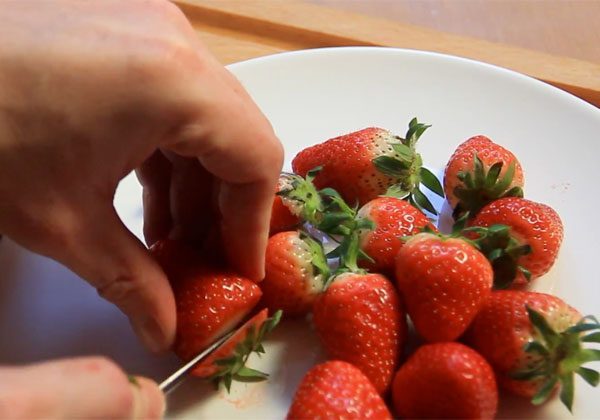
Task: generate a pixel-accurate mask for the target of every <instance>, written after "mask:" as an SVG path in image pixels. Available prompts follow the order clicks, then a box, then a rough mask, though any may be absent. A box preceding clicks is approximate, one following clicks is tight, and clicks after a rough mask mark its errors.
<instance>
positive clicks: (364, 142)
mask: <svg viewBox="0 0 600 420" xmlns="http://www.w3.org/2000/svg"><path fill="white" fill-rule="evenodd" d="M428 127H429V126H428V125H425V124H421V123H418V122H417V119H416V118H415V119H413V120H412V121H411V122H410V124H409V128H408V132H407V133H406V136H405V138H401V137H399V136H395V135H394V134H392V133H390V132H389V131H387V130H384V129H382V128H376V127H370V128H365V129H363V130H360V131H356V132H353V133H350V134H346V135H343V136H340V137H335V138H333V139H330V140H327V141H326V142H324V143H321V144H317V145H315V146H312V147H309V148H307V149H304V150H302V151H301V152H300V153H298V155H296V157H295V158H294V160H293V162H292V167H293V169H294V172H295V173H297V174H300V175H305V174H306V173H307V172H308V171H309V170H311V169H313V168H315V167H317V166H320V167H322V170H321V171H320V172H319V173H318V174H317V176H316V177H315V180H314V182H315V185H316V186H317V187H318V188H324V187H331V188H334V189H336V190H337V191H338V192H339V193H340V194H341V195H342V197H344V199H345V200H346V201H348V202H349V203H351V204H354V203H358V204H360V205H363V204H365V203H367V202H368V201H370V200H372V199H374V198H375V197H377V196H379V195H383V194H385V193H386V192H387V191H388V189H391V191H392V192H393V193H394V194H395V195H396V196H399V197H401V198H403V197H406V198H408V199H409V200H410V201H411V202H413V203H414V204H416V205H418V206H420V207H422V208H425V209H427V210H428V211H430V212H432V213H435V208H434V207H433V205H432V204H431V202H430V201H429V200H428V199H427V197H426V196H425V195H424V194H423V193H422V192H421V191H420V190H419V184H423V185H425V186H426V187H427V188H429V189H431V190H432V191H434V192H436V193H437V194H440V195H442V194H443V190H442V187H441V184H440V183H439V181H438V180H437V178H436V177H435V175H433V174H432V173H431V172H430V171H429V170H427V169H425V168H424V167H423V166H422V159H421V156H420V155H419V154H418V153H417V152H416V150H415V147H416V143H417V140H418V139H419V137H420V136H421V134H423V132H424V131H425V130H426V129H427V128H428Z"/></svg>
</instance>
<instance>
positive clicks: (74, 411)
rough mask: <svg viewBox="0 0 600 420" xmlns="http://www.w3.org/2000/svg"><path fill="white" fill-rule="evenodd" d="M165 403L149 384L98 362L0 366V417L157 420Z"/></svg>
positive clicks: (106, 362)
mask: <svg viewBox="0 0 600 420" xmlns="http://www.w3.org/2000/svg"><path fill="white" fill-rule="evenodd" d="M164 408H165V399H164V396H163V394H162V393H161V392H160V390H159V389H158V386H157V385H156V383H154V382H153V381H151V380H149V379H146V378H140V377H138V378H135V380H133V381H130V380H129V379H128V378H127V375H125V373H124V372H123V371H122V370H121V369H120V368H119V367H118V366H117V365H116V364H115V363H113V362H112V361H110V360H108V359H105V358H102V357H84V358H77V359H63V360H56V361H50V362H44V363H39V364H35V365H29V366H20V367H0V418H3V419H4V418H22V419H31V418H56V419H59V418H63V419H69V418H121V419H122V418H143V419H148V418H159V417H160V416H161V415H162V413H163V411H164Z"/></svg>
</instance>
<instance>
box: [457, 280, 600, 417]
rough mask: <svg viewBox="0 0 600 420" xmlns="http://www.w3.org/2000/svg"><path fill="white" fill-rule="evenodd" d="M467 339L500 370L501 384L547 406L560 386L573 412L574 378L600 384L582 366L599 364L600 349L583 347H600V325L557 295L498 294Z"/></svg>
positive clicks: (478, 318) (505, 292)
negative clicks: (576, 375)
mask: <svg viewBox="0 0 600 420" xmlns="http://www.w3.org/2000/svg"><path fill="white" fill-rule="evenodd" d="M465 339H466V341H467V343H468V344H469V345H471V346H472V347H473V348H474V349H476V350H477V351H478V352H479V353H481V355H482V356H483V357H485V358H486V359H487V361H488V362H489V363H490V364H491V365H492V367H493V368H494V369H495V371H496V373H497V376H498V384H499V385H501V386H502V387H504V388H505V389H506V390H508V391H510V392H512V393H514V394H517V395H521V396H525V397H528V398H532V402H533V403H534V404H541V403H543V402H544V401H545V400H546V399H547V398H548V397H549V396H550V395H551V394H552V392H553V391H554V390H555V389H556V388H557V387H558V386H559V384H560V385H562V391H561V394H560V397H561V400H562V401H563V402H564V404H565V405H566V406H567V407H568V408H569V410H570V409H571V407H572V404H573V394H574V385H573V376H574V373H577V374H578V375H580V376H581V377H583V379H585V380H586V381H587V382H589V383H590V384H591V385H593V386H596V385H598V380H599V375H598V373H597V372H595V371H593V370H591V369H589V368H585V367H583V366H581V365H582V364H584V363H586V362H590V361H594V360H600V350H597V349H585V348H583V347H582V343H585V342H596V343H598V342H600V324H599V323H598V321H597V320H596V319H595V318H593V317H585V318H582V317H581V315H580V314H579V312H578V311H577V310H575V309H574V308H572V307H571V306H569V305H567V304H566V303H565V302H564V301H562V300H561V299H560V298H558V297H556V296H552V295H547V294H544V293H535V292H528V291H516V290H499V291H496V292H493V293H492V295H491V296H490V298H489V299H488V300H487V301H486V303H485V304H484V306H483V307H482V308H481V310H480V311H479V314H478V315H477V317H476V318H475V320H474V321H473V323H472V324H471V327H470V328H469V330H468V332H467V334H466V336H465Z"/></svg>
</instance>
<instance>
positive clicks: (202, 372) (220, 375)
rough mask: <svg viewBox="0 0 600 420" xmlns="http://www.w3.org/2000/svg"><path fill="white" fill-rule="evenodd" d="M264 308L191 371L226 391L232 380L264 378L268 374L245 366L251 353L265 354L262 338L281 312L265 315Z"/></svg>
mask: <svg viewBox="0 0 600 420" xmlns="http://www.w3.org/2000/svg"><path fill="white" fill-rule="evenodd" d="M267 314H268V310H267V309H263V310H262V311H260V312H259V313H257V314H256V315H254V316H253V317H252V318H251V319H249V320H248V321H246V323H245V324H244V325H242V326H241V327H240V328H238V329H237V331H235V333H233V335H232V336H231V337H230V338H228V339H227V341H225V342H224V343H223V344H221V345H220V346H219V347H217V349H216V350H214V351H213V352H212V353H211V354H210V356H208V357H207V358H206V359H205V360H204V361H203V362H202V363H200V364H199V365H198V366H196V368H194V370H193V371H192V374H193V375H195V376H199V377H202V378H208V379H212V380H215V381H216V382H222V383H223V384H224V385H225V388H226V389H227V391H229V390H230V387H231V382H232V381H233V380H240V381H246V382H247V381H249V380H252V381H258V380H264V379H267V378H268V376H269V375H267V374H266V373H264V372H261V371H258V370H255V369H252V368H250V367H248V366H246V363H247V361H248V358H249V357H250V355H251V354H252V353H253V352H256V353H257V354H262V353H265V349H264V348H263V346H262V341H263V338H264V337H265V335H266V334H268V333H269V332H271V331H272V330H273V328H275V326H277V324H278V323H279V320H280V319H281V312H280V311H279V312H276V313H275V314H274V315H273V317H272V318H267Z"/></svg>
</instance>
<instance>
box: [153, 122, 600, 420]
mask: <svg viewBox="0 0 600 420" xmlns="http://www.w3.org/2000/svg"><path fill="white" fill-rule="evenodd" d="M428 127H429V126H427V125H425V124H421V123H419V122H418V121H417V120H416V119H413V120H412V121H411V122H410V124H409V128H408V131H407V133H406V135H405V136H404V137H399V136H395V135H393V134H392V133H390V132H389V131H387V130H383V129H380V128H367V129H364V130H361V131H358V132H354V133H350V134H347V135H344V136H341V137H336V138H333V139H330V140H328V141H326V142H324V143H321V144H318V145H315V146H312V147H309V148H307V149H305V150H303V151H301V152H300V153H299V154H298V155H297V156H296V157H295V159H294V161H293V164H292V166H293V170H294V173H293V174H287V173H286V174H282V175H281V178H280V182H279V185H278V191H277V193H276V196H275V199H274V203H273V212H272V219H271V237H270V239H269V243H268V247H267V254H266V276H265V279H264V280H263V281H262V282H261V283H259V284H258V285H257V284H255V283H253V282H251V281H250V280H247V279H244V278H242V277H239V276H236V275H235V274H234V273H229V272H226V271H223V270H222V269H220V268H219V269H211V268H207V265H206V264H204V263H203V264H199V263H198V254H197V253H196V252H195V250H193V249H190V248H188V247H186V246H185V245H183V244H180V243H176V242H173V241H165V242H161V243H159V244H157V245H156V246H155V247H154V249H153V252H154V254H155V256H156V257H157V259H158V261H159V262H160V263H161V264H162V266H163V268H164V269H165V271H166V272H167V274H168V275H169V278H170V279H171V281H172V283H173V286H174V290H175V294H176V301H177V307H178V336H177V341H176V345H175V351H176V353H177V354H178V355H179V356H181V357H182V358H183V359H189V358H191V357H193V356H194V355H195V354H197V353H198V352H199V351H201V350H202V349H203V348H205V347H207V346H208V345H209V344H210V343H211V342H212V341H214V340H215V339H216V338H218V337H219V336H222V335H223V334H225V333H227V332H228V331H230V330H232V329H233V328H234V327H235V326H236V325H237V324H239V323H240V322H241V321H242V320H244V319H247V318H249V317H250V316H251V315H252V314H253V313H255V315H254V316H253V317H251V318H250V319H249V320H248V321H247V322H246V324H244V327H242V328H241V329H240V330H238V331H237V332H236V334H235V335H234V336H233V337H231V338H230V339H229V340H228V342H227V343H225V345H224V346H222V347H221V348H220V349H219V350H217V352H215V353H214V354H213V356H212V357H211V359H210V360H208V361H206V362H204V363H203V364H202V365H200V366H199V367H198V368H197V370H196V373H197V374H198V375H200V376H204V377H210V378H213V379H218V380H221V381H223V382H224V383H225V385H226V387H229V386H230V384H231V381H232V380H236V379H237V380H258V379H263V378H265V377H266V375H265V374H264V373H262V372H258V371H256V370H254V369H252V368H250V367H248V366H246V361H247V359H248V356H249V354H250V353H251V352H253V351H258V352H263V351H264V349H263V347H262V344H261V340H262V338H263V336H264V335H265V334H266V333H268V332H269V331H270V330H271V329H273V328H274V326H275V325H276V324H277V322H278V321H279V319H280V318H281V314H282V313H283V317H284V318H290V317H307V319H308V320H309V322H312V323H313V324H314V327H315V330H316V333H317V335H318V337H319V339H320V342H321V344H322V346H323V348H324V349H325V351H326V354H327V356H328V359H329V361H327V362H325V363H323V364H320V365H318V366H315V367H314V368H313V369H311V370H310V371H309V372H308V373H307V374H306V376H305V377H304V379H303V380H302V382H301V383H300V385H299V388H298V390H297V392H296V395H295V397H294V400H293V402H292V405H291V407H290V410H289V413H288V418H289V419H299V418H317V417H319V418H356V419H366V418H376V419H382V418H392V412H393V413H394V414H395V415H396V416H399V417H412V418H423V417H426V418H441V417H443V418H447V417H453V418H493V417H494V416H495V414H496V412H497V406H498V388H501V389H502V390H504V391H506V392H509V393H513V394H516V395H520V396H523V397H527V398H530V399H531V401H532V402H533V403H534V404H541V403H543V402H544V401H546V400H547V399H548V398H549V397H550V396H551V395H552V394H553V393H554V392H555V391H557V390H558V389H560V398H561V400H562V401H563V402H564V404H565V405H566V406H567V407H568V408H569V409H571V407H572V403H573V395H574V384H573V383H574V375H575V374H578V375H580V376H581V377H582V378H583V379H584V380H586V381H587V382H588V383H590V384H591V385H593V386H596V385H597V384H598V382H599V379H600V375H599V374H598V373H597V372H596V371H594V370H592V369H589V368H586V367H584V366H582V365H584V364H585V363H587V362H590V361H595V360H600V350H598V349H594V348H589V347H587V346H586V345H585V343H599V342H600V324H599V323H598V321H597V320H596V319H595V318H594V317H593V316H587V317H582V316H581V315H580V314H579V312H578V311H577V310H576V309H574V308H572V307H570V306H569V305H568V304H566V303H565V302H563V301H562V300H561V299H560V298H558V297H555V296H551V295H548V294H543V293H536V292H532V291H528V290H527V287H528V285H529V284H530V283H531V282H532V281H535V280H536V279H537V278H539V277H541V276H542V275H544V274H545V273H546V272H548V271H549V270H550V268H551V267H552V265H553V263H554V261H555V260H556V257H557V255H558V252H559V248H560V245H561V242H562V238H563V227H562V223H561V220H560V218H559V216H558V214H557V213H556V212H555V211H554V210H553V209H552V208H550V207H548V206H546V205H544V204H540V203H536V202H533V201H530V200H528V199H525V198H523V185H524V178H523V170H522V168H521V165H520V163H519V162H518V160H517V158H516V157H515V156H514V155H513V154H512V153H511V152H510V151H508V150H506V149H505V148H503V147H501V146H499V145H497V144H495V143H493V142H492V141H491V140H490V139H488V138H487V137H484V136H476V137H472V138H470V139H468V140H467V141H465V142H464V143H463V144H461V145H460V146H459V147H458V148H457V149H456V151H455V152H454V154H453V155H452V156H451V158H450V160H449V162H448V164H447V166H446V170H445V173H444V182H443V186H442V184H441V183H440V182H439V181H438V179H437V178H436V177H435V175H434V174H433V173H431V172H430V171H429V170H427V169H426V168H425V167H423V161H422V158H421V156H420V154H419V153H417V151H416V144H417V141H418V140H419V138H420V137H421V135H422V134H423V133H424V132H425V130H426V129H427V128H428ZM423 188H426V189H428V190H430V191H431V192H433V193H435V194H437V195H440V196H442V197H443V196H445V197H446V199H447V201H448V203H449V204H450V206H451V207H452V209H453V217H454V219H455V222H456V223H455V225H454V228H453V230H452V232H448V233H445V234H444V233H440V232H439V231H438V229H437V228H436V226H435V225H434V224H433V223H432V221H431V219H430V218H428V216H430V217H433V216H435V215H436V214H437V211H436V209H435V207H434V206H433V205H432V203H431V201H430V200H429V199H428V198H427V196H426V194H425V193H424V192H423V191H422V189H423ZM174 261H175V262H176V263H175V264H173V262H174ZM256 310H259V312H256ZM267 310H268V311H270V312H271V313H274V316H273V317H271V318H267ZM409 320H410V322H409ZM409 342H411V343H415V342H416V343H417V344H418V345H417V346H410V347H411V349H410V351H409V349H408V347H409V346H407V343H409ZM412 347H416V350H415V349H414V348H412ZM386 402H387V403H386Z"/></svg>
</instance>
